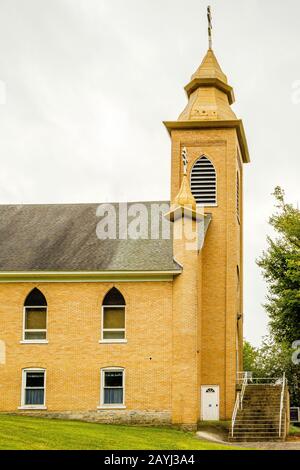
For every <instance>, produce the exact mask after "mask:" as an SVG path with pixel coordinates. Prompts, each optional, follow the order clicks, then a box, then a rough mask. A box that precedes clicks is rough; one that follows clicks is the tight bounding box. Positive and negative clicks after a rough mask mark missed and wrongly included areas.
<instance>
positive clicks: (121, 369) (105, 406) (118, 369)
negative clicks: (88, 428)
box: [97, 367, 126, 410]
mask: <svg viewBox="0 0 300 470" xmlns="http://www.w3.org/2000/svg"><path fill="white" fill-rule="evenodd" d="M105 372H123V380H122V383H123V387H122V388H123V403H116V404H109V403H108V404H106V403H104V383H105V382H104V374H105ZM118 408H119V409H124V408H126V405H125V369H124V367H103V368H102V369H101V370H100V406H98V407H97V409H106V410H107V409H118Z"/></svg>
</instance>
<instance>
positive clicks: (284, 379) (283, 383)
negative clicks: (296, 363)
mask: <svg viewBox="0 0 300 470" xmlns="http://www.w3.org/2000/svg"><path fill="white" fill-rule="evenodd" d="M285 385H286V378H285V372H284V373H283V378H282V389H281V397H280V413H279V437H281V428H282V412H283V404H284V393H285Z"/></svg>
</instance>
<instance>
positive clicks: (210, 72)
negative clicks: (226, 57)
mask: <svg viewBox="0 0 300 470" xmlns="http://www.w3.org/2000/svg"><path fill="white" fill-rule="evenodd" d="M195 78H218V79H219V80H221V81H222V82H224V83H227V77H226V75H225V73H223V71H222V69H221V67H220V65H219V62H218V61H217V58H216V56H215V54H214V51H213V50H212V49H208V51H207V53H206V56H205V57H204V58H203V60H202V62H201V64H200V66H199V67H198V69H197V70H196V72H195V73H194V74H193V75H192V80H194V79H195Z"/></svg>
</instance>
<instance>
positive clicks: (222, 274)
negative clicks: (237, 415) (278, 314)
mask: <svg viewBox="0 0 300 470" xmlns="http://www.w3.org/2000/svg"><path fill="white" fill-rule="evenodd" d="M183 146H185V147H186V148H187V152H188V157H189V170H191V168H192V166H193V164H194V162H195V161H196V159H197V158H199V157H200V156H201V155H202V154H205V155H206V156H207V157H208V158H209V159H210V160H211V161H212V162H213V164H214V166H215V169H216V172H217V202H218V205H217V207H207V208H205V211H206V212H208V213H211V214H212V222H211V225H210V227H209V229H208V232H207V236H206V240H205V244H204V248H203V252H202V260H200V258H199V265H200V264H201V269H202V276H201V278H199V281H198V282H199V289H198V294H199V293H201V311H200V307H199V309H198V311H199V312H198V315H199V321H200V322H201V338H199V348H200V349H201V372H199V373H200V378H199V384H200V386H201V384H203V385H219V386H220V417H221V418H222V419H225V418H226V419H230V417H231V415H232V410H233V407H234V401H235V383H236V372H237V351H236V348H237V313H238V310H239V311H240V312H242V232H241V227H242V218H243V214H242V209H241V215H240V223H239V221H238V218H237V211H236V172H237V170H238V168H239V166H238V159H237V154H238V150H237V149H238V140H237V136H236V131H235V130H234V129H205V130H199V129H197V130H174V131H172V175H171V198H172V200H174V197H175V195H176V194H177V192H178V189H179V185H180V181H181V178H182V164H181V157H180V154H181V149H182V147H183ZM240 193H241V196H240V197H241V198H242V171H241V186H240ZM237 265H239V266H240V271H241V285H240V290H241V294H240V297H241V300H240V303H241V305H240V306H238V291H237V275H236V272H237ZM199 295H200V294H199ZM242 335H243V333H242V323H241V322H240V326H239V336H240V338H239V340H240V344H239V352H238V354H239V358H240V366H241V367H242ZM199 393H200V392H199Z"/></svg>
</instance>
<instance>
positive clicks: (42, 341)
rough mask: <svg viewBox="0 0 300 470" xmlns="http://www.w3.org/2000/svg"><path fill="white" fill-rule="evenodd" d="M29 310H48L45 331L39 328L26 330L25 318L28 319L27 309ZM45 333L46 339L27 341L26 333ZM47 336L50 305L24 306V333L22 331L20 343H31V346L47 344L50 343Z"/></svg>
mask: <svg viewBox="0 0 300 470" xmlns="http://www.w3.org/2000/svg"><path fill="white" fill-rule="evenodd" d="M27 308H31V309H41V308H43V309H45V310H46V328H43V329H39V328H36V329H28V328H26V329H25V318H26V309H27ZM41 331H42V332H45V333H46V338H44V339H26V338H25V333H26V332H33V333H34V332H41ZM47 334H48V305H41V306H38V305H32V306H30V305H24V306H23V331H22V340H21V341H20V342H22V344H23V343H30V344H34V343H45V342H47V343H48V340H47Z"/></svg>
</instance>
